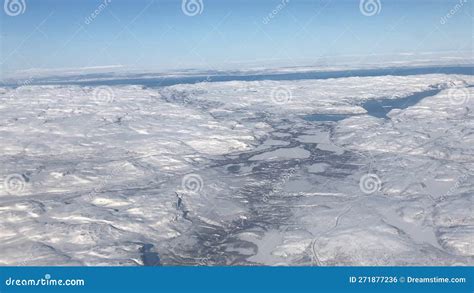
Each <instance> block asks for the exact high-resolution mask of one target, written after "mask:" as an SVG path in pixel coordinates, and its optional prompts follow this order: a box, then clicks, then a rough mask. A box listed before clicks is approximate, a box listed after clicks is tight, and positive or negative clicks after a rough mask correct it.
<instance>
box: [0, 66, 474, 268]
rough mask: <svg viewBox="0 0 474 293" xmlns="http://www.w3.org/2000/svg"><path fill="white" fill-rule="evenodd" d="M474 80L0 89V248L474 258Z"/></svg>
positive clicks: (315, 261) (259, 259) (35, 253)
mask: <svg viewBox="0 0 474 293" xmlns="http://www.w3.org/2000/svg"><path fill="white" fill-rule="evenodd" d="M473 85H474V79H473V77H472V76H466V75H445V74H429V75H413V76H379V77H351V78H335V79H326V80H297V81H233V82H204V83H198V84H180V85H174V86H169V87H157V88H146V87H141V86H126V85H121V86H102V87H91V86H79V85H58V86H40V85H38V86H21V87H18V88H9V87H4V88H0V139H1V141H0V151H1V153H0V166H1V168H0V183H1V184H0V265H143V264H147V255H146V253H144V251H145V250H146V248H145V247H146V246H147V245H150V244H151V245H152V248H151V250H150V252H151V253H154V254H157V255H159V257H160V261H161V264H163V265H183V264H184V265H214V264H219V265H253V264H261V265H474V216H473V201H474V198H473V194H474V180H473V171H472V170H474V161H473V158H474V112H473V109H474V97H473V93H474V88H473V87H472V86H473ZM433 88H439V89H440V92H439V93H438V94H436V95H434V96H430V97H427V98H424V99H423V100H422V101H421V102H419V103H418V104H416V105H414V106H411V107H408V108H406V109H400V110H393V111H391V112H390V113H389V115H388V116H389V118H387V119H382V118H375V117H373V116H371V115H369V114H370V113H366V110H365V109H364V108H363V107H362V106H361V103H362V102H364V101H367V100H371V99H381V98H392V99H396V98H400V97H406V96H409V95H411V94H413V93H417V92H423V91H427V90H430V89H433ZM100 91H106V95H105V99H104V96H103V95H102V96H101V95H98V94H97V93H98V92H100ZM276 93H280V95H279V96H278V98H281V97H282V95H281V93H283V98H284V99H283V100H281V99H277V98H275V97H276V95H277V94H276ZM308 114H355V115H353V116H350V117H348V118H346V119H343V120H341V121H338V122H327V123H322V122H311V121H307V120H305V119H303V117H304V116H305V115H308ZM366 174H371V175H375V176H376V177H377V178H378V179H379V180H380V182H378V183H379V184H378V186H377V188H376V189H375V190H374V191H373V192H371V193H367V192H364V190H363V188H362V187H361V186H360V181H361V178H364V175H366ZM12 176H13V178H16V179H17V180H16V181H15V180H14V179H12ZM15 176H16V177H15ZM189 178H191V179H193V181H192V182H191V183H189V182H187V180H188V179H189ZM187 183H189V185H188V184H187ZM376 183H377V182H376Z"/></svg>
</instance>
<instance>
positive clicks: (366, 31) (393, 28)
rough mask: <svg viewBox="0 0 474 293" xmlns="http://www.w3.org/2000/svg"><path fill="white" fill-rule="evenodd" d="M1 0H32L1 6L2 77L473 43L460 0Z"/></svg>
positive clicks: (305, 58)
mask: <svg viewBox="0 0 474 293" xmlns="http://www.w3.org/2000/svg"><path fill="white" fill-rule="evenodd" d="M4 1H25V3H26V4H25V9H24V13H23V14H20V15H17V16H8V15H6V13H5V7H4V11H1V13H2V14H1V24H0V25H1V26H0V32H1V56H0V57H1V59H0V60H1V62H2V64H1V69H2V74H3V75H8V74H9V73H12V72H15V71H18V70H25V69H29V68H43V69H49V68H80V67H93V66H107V65H120V66H123V67H124V68H131V69H145V70H155V71H163V70H167V69H175V68H176V69H177V68H202V69H217V68H241V67H245V66H250V65H252V66H253V65H258V64H262V65H263V64H266V65H268V64H272V65H278V64H284V65H311V64H312V63H317V62H318V61H320V60H321V59H323V60H324V58H328V57H330V58H333V59H334V58H335V59H337V58H338V57H337V56H346V57H345V58H353V59H357V62H359V61H360V62H361V63H363V62H366V61H367V60H370V59H371V58H372V57H371V56H372V55H373V54H376V55H381V54H382V55H384V54H385V55H394V54H400V53H407V54H409V53H413V52H415V53H422V52H450V53H449V54H453V55H456V54H457V52H469V51H472V48H473V42H472V41H473V19H472V15H473V9H472V8H473V6H472V5H473V1H471V0H467V2H466V3H463V4H462V5H461V6H459V3H460V2H459V1H461V2H462V1H463V0H454V1H450V0H420V1H416V0H406V1H403V0H398V1H397V0H379V3H380V6H379V7H380V11H378V12H379V13H377V14H375V15H373V16H366V15H364V14H363V13H362V12H361V10H360V7H359V4H360V1H359V0H353V1H352V0H346V1H340V0H339V1H337V0H333V1H309V0H308V1H302V0H300V1H298V0H289V1H288V2H282V1H285V0H276V1H273V0H253V1H251V0H227V1H225V0H202V4H203V5H202V13H201V14H198V15H195V16H188V15H186V14H185V13H183V10H182V1H178V0H176V1H173V0H162V1H159V0H155V1H153V0H111V2H110V3H108V4H106V5H104V4H103V3H104V1H103V0H102V1H100V0H99V1H95V0H67V1H66V0H4ZM195 1H199V0H195ZM373 1H377V0H373ZM101 4H103V6H102V9H100V8H99V6H100V5H101ZM376 4H377V3H376ZM456 4H458V8H457V9H455V8H456ZM279 5H280V6H279ZM97 9H99V10H100V11H99V13H98V15H96V16H94V17H92V16H91V14H93V13H94V11H95V10H97ZM453 9H455V11H454V10H453ZM272 11H273V14H272ZM450 11H451V12H450ZM452 11H454V12H455V13H452ZM275 12H276V13H275ZM450 13H451V14H450ZM269 14H272V15H273V16H272V17H271V18H269ZM448 14H450V16H449V18H446V21H445V23H441V19H442V18H443V17H446V16H447V15H448ZM87 17H89V21H87V20H86V18H87ZM266 17H267V18H266ZM456 51H457V52H456ZM334 56H336V57H334ZM347 56H354V57H347ZM341 58H342V57H341ZM333 59H331V60H333Z"/></svg>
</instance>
